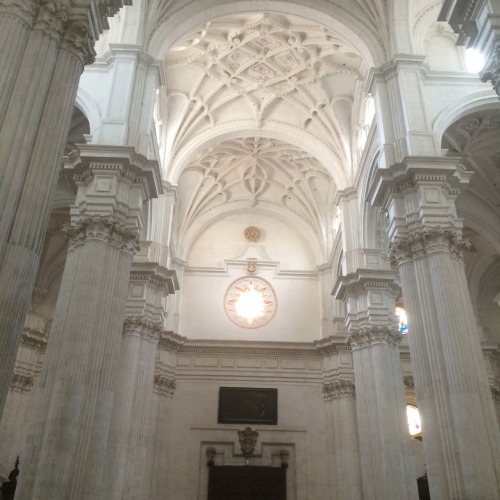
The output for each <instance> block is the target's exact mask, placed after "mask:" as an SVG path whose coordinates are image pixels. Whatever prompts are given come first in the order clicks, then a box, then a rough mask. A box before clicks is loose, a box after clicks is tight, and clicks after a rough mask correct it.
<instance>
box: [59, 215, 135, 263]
mask: <svg viewBox="0 0 500 500" xmlns="http://www.w3.org/2000/svg"><path fill="white" fill-rule="evenodd" d="M64 231H65V233H66V236H67V238H68V251H73V250H75V249H76V248H79V247H82V246H83V245H84V244H85V243H86V242H87V241H99V242H101V243H104V244H106V245H109V246H113V247H115V248H117V249H119V250H123V251H125V252H127V253H129V254H130V255H132V256H133V255H134V254H135V253H136V252H137V251H138V250H140V238H139V231H138V230H137V229H133V230H131V229H128V228H126V227H124V226H123V225H121V224H119V223H118V222H116V221H113V220H112V219H109V218H107V217H102V216H99V215H94V216H91V217H85V218H82V219H80V220H79V221H78V223H77V224H76V225H73V226H66V227H65V228H64Z"/></svg>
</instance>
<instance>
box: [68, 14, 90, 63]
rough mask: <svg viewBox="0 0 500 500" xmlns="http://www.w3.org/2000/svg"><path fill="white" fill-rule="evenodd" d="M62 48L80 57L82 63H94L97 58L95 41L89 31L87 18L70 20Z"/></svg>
mask: <svg viewBox="0 0 500 500" xmlns="http://www.w3.org/2000/svg"><path fill="white" fill-rule="evenodd" d="M61 48H62V49H64V50H67V51H68V52H71V53H72V54H73V55H74V56H75V57H77V58H78V59H80V61H81V63H82V65H84V66H85V65H86V64H92V63H93V62H94V60H95V54H96V53H95V50H94V42H93V40H92V37H91V35H90V33H89V22H88V20H87V19H77V20H75V21H70V22H69V23H68V24H67V26H66V30H65V32H64V35H63V38H62V41H61Z"/></svg>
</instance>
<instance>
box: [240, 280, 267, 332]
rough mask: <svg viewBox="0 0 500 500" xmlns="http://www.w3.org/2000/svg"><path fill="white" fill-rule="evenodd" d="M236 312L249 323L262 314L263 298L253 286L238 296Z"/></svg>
mask: <svg viewBox="0 0 500 500" xmlns="http://www.w3.org/2000/svg"><path fill="white" fill-rule="evenodd" d="M236 314H238V316H241V317H243V318H245V319H246V320H247V321H248V324H249V325H251V324H252V322H253V320H254V319H257V318H261V317H262V316H264V298H263V297H262V295H261V294H260V293H259V292H258V291H257V290H255V288H254V287H253V286H250V288H249V289H248V290H245V291H244V292H243V293H242V294H241V295H240V296H239V298H238V301H237V302H236Z"/></svg>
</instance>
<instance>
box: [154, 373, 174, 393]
mask: <svg viewBox="0 0 500 500" xmlns="http://www.w3.org/2000/svg"><path fill="white" fill-rule="evenodd" d="M176 385H177V384H176V381H175V378H174V377H168V376H166V375H155V377H154V380H153V390H154V392H156V393H157V394H160V395H162V396H168V397H172V396H173V395H174V391H175V388H176Z"/></svg>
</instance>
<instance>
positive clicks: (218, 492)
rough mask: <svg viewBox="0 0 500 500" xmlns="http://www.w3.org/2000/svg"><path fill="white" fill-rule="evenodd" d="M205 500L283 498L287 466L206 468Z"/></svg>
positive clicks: (281, 499)
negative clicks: (206, 496)
mask: <svg viewBox="0 0 500 500" xmlns="http://www.w3.org/2000/svg"><path fill="white" fill-rule="evenodd" d="M208 500H286V469H285V468H281V467H254V466H250V465H246V466H245V465H243V466H234V465H223V466H212V467H209V476H208Z"/></svg>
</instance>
